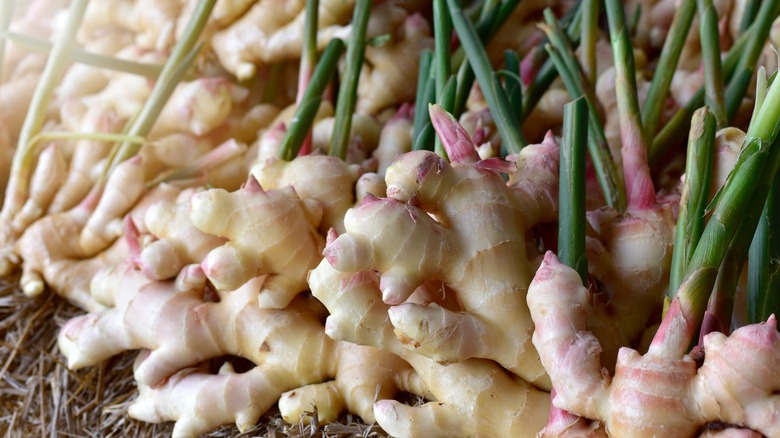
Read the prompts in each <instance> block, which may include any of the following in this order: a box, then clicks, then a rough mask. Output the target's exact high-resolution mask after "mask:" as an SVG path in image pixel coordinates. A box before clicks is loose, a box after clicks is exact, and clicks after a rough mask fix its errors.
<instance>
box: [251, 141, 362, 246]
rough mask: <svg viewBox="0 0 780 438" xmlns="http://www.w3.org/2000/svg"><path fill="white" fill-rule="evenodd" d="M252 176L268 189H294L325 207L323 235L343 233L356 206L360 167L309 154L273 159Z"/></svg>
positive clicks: (260, 166)
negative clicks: (287, 187) (348, 214)
mask: <svg viewBox="0 0 780 438" xmlns="http://www.w3.org/2000/svg"><path fill="white" fill-rule="evenodd" d="M251 173H252V175H253V176H254V177H255V178H257V181H258V182H259V183H260V185H261V186H262V187H265V188H266V189H269V190H270V189H277V188H282V187H285V186H290V187H292V188H293V189H295V192H296V193H297V194H298V196H300V197H301V199H309V200H315V201H317V202H319V203H320V205H322V210H323V214H322V223H321V225H320V227H319V229H320V231H321V232H327V230H328V229H330V228H335V229H336V230H343V227H344V214H345V213H346V211H347V210H348V209H349V208H350V207H352V206H353V205H354V204H355V181H357V179H358V176H359V175H360V166H358V165H356V164H347V163H345V162H344V161H343V160H340V159H339V158H336V157H331V156H327V155H305V156H302V157H297V158H295V159H294V160H292V161H284V160H281V159H278V158H270V159H267V160H265V161H261V162H258V163H257V164H255V165H254V166H253V167H252V170H251Z"/></svg>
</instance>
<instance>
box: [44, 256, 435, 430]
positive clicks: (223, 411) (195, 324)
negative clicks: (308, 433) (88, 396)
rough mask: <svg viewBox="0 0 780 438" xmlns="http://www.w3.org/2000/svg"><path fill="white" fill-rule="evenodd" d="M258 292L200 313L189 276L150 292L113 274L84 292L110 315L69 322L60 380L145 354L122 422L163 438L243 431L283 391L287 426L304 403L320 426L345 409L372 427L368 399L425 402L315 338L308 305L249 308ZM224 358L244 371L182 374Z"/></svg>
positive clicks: (351, 353)
mask: <svg viewBox="0 0 780 438" xmlns="http://www.w3.org/2000/svg"><path fill="white" fill-rule="evenodd" d="M264 280H265V279H264V277H258V278H255V279H252V280H250V281H249V282H247V283H246V284H244V285H242V287H241V288H239V289H238V290H235V291H231V292H230V293H228V294H224V295H221V298H222V299H221V300H220V301H219V302H209V301H206V300H205V299H204V286H205V277H204V275H203V273H202V272H201V271H200V269H199V268H198V267H197V266H190V267H188V268H186V269H185V270H183V271H182V273H181V275H180V277H179V278H178V279H177V281H175V282H173V281H168V282H160V281H150V280H148V279H147V278H146V276H145V275H143V273H141V272H140V271H138V270H135V269H134V268H133V267H132V265H131V264H123V265H118V266H115V267H114V268H113V269H111V270H108V271H105V272H103V273H102V274H101V275H100V276H98V277H97V279H96V281H95V282H94V283H93V288H98V289H111V290H109V291H107V292H104V294H106V295H110V296H113V297H114V302H115V307H113V308H111V309H109V310H106V311H104V312H101V313H92V314H88V315H83V316H80V317H76V318H74V319H72V320H70V321H69V322H68V323H67V324H66V325H65V326H64V327H63V329H62V331H61V333H60V336H59V346H60V349H61V351H62V352H63V353H64V354H65V355H66V356H67V357H68V364H69V366H70V367H71V368H81V367H85V366H89V365H93V364H96V363H98V362H100V361H102V360H104V359H106V358H108V357H111V356H113V355H115V354H118V353H120V352H122V351H125V350H130V349H146V350H147V351H144V352H142V353H141V354H140V356H139V358H138V359H137V361H136V366H135V377H136V380H137V382H138V387H139V391H140V396H139V397H138V398H137V399H136V400H135V401H134V402H133V403H132V404H131V406H130V408H129V414H130V416H131V417H133V418H136V419H140V420H143V421H147V422H162V421H175V422H176V424H175V426H174V430H173V436H175V437H186V436H196V435H198V434H200V433H204V432H207V431H209V430H211V429H214V428H215V427H217V426H220V425H223V424H230V423H235V424H236V425H237V426H238V427H239V429H240V430H246V429H247V428H249V427H251V426H252V425H254V424H255V423H256V422H257V420H258V419H259V417H260V415H262V414H263V413H265V412H266V411H267V410H268V409H269V408H271V407H272V406H273V405H274V403H276V402H277V400H279V398H280V396H282V393H283V392H285V391H289V390H294V391H293V392H290V393H288V394H286V396H285V402H284V403H283V404H282V406H283V408H282V410H283V413H284V415H285V417H286V418H289V419H290V420H291V421H297V420H298V418H296V416H298V415H300V413H301V412H302V411H303V410H304V409H309V408H310V406H311V403H312V402H314V403H317V409H318V410H321V411H322V413H323V419H329V418H336V417H338V415H339V414H340V413H341V411H342V410H344V409H348V410H349V411H350V412H354V413H356V414H358V415H360V416H361V417H362V418H363V419H364V420H366V421H368V422H372V421H373V420H374V417H373V413H372V410H371V409H372V404H373V402H374V400H375V397H376V396H377V395H378V396H379V397H381V398H385V397H393V396H395V395H396V393H398V392H400V391H415V392H418V393H420V392H421V393H425V390H424V387H422V386H421V383H420V382H419V379H418V378H417V376H416V375H415V373H414V371H413V370H412V369H411V367H410V366H409V365H408V364H406V363H405V362H404V361H402V360H401V359H399V358H398V357H396V356H394V355H392V354H390V353H386V352H382V351H379V350H375V349H373V348H370V347H361V346H357V345H354V344H348V343H343V342H336V341H333V340H331V339H330V338H328V337H327V336H325V332H324V329H323V326H322V324H321V323H320V321H319V318H318V314H319V313H320V312H321V311H320V310H318V307H319V304H318V303H316V302H314V301H313V300H311V299H310V298H305V297H300V298H299V299H297V300H295V301H294V302H293V303H292V304H291V305H290V306H288V307H287V308H286V309H283V310H269V309H262V308H261V307H260V306H258V303H257V298H258V296H259V295H258V292H259V291H260V290H261V289H262V288H263V287H264V286H263V282H264ZM95 293H96V294H98V295H99V294H100V293H99V292H97V291H95ZM226 355H234V356H240V357H243V358H244V359H248V360H249V361H251V362H252V363H253V364H254V365H255V366H254V367H252V368H251V369H250V370H248V371H246V372H243V373H236V372H235V371H234V370H233V369H232V366H231V365H230V363H229V362H227V363H226V364H225V365H224V366H223V367H222V369H221V370H220V372H219V373H218V374H209V373H208V372H204V371H202V370H199V369H197V368H192V367H195V366H197V365H198V364H199V363H201V362H202V361H204V360H208V359H212V358H220V357H222V356H226ZM304 385H310V386H304ZM301 386H303V388H300V389H296V388H299V387H301ZM377 388H380V389H379V392H377ZM216 400H218V402H215V401H216Z"/></svg>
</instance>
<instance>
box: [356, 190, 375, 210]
mask: <svg viewBox="0 0 780 438" xmlns="http://www.w3.org/2000/svg"><path fill="white" fill-rule="evenodd" d="M377 201H379V198H377V197H376V196H374V195H372V194H371V193H366V196H364V197H363V199H361V200H360V204H358V207H363V206H365V205H369V204H373V203H374V202H377Z"/></svg>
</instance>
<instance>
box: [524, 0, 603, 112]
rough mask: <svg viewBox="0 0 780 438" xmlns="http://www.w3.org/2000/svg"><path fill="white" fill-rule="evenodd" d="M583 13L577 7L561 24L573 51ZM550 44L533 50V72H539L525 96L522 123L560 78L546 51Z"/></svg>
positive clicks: (576, 44) (541, 44)
mask: <svg viewBox="0 0 780 438" xmlns="http://www.w3.org/2000/svg"><path fill="white" fill-rule="evenodd" d="M581 11H582V6H580V7H577V8H575V10H574V13H572V14H567V15H565V16H564V17H563V18H561V20H560V22H559V26H560V27H562V28H566V36H567V38H568V40H569V41H570V42H571V48H572V50H574V49H576V48H577V46H579V44H580V32H581V31H580V27H581V21H582V20H581V19H580V15H581V13H582V12H581ZM548 43H550V41H549V37H547V38H546V39H545V41H543V42H542V43H540V44H539V45H538V46H536V48H534V49H532V50H534V54H533V56H534V57H533V59H532V60H531V62H532V64H533V65H532V66H531V70H532V71H533V70H537V69H538V70H537V71H536V74H535V75H534V76H533V80H532V81H531V83H530V85H528V89H527V90H526V92H525V93H524V94H523V111H522V113H523V120H522V121H525V118H526V117H528V116H529V115H530V114H531V112H532V111H533V109H534V108H535V107H536V104H537V103H539V100H541V98H542V96H543V95H544V93H545V92H546V91H547V90H548V89H549V88H550V85H552V83H553V82H554V81H555V79H556V78H558V76H559V75H558V70H556V68H555V64H554V63H553V62H552V60H551V59H550V58H549V56H548V54H547V50H546V49H545V46H546V45H547V44H548ZM586 88H587V89H588V90H593V87H586ZM592 116H593V115H592V114H591V117H592Z"/></svg>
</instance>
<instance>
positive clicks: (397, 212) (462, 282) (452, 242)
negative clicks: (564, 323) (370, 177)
mask: <svg viewBox="0 0 780 438" xmlns="http://www.w3.org/2000/svg"><path fill="white" fill-rule="evenodd" d="M431 119H432V121H433V124H434V128H435V129H436V130H437V132H438V133H439V135H440V137H441V138H442V142H443V143H444V145H445V148H447V149H448V154H449V157H450V159H451V160H452V163H453V164H452V165H450V164H448V163H446V162H445V161H444V160H442V159H441V158H439V157H438V156H436V155H435V154H433V153H430V152H425V151H418V152H411V153H408V154H405V155H403V156H401V157H399V158H398V159H397V160H396V162H395V163H394V164H393V165H392V166H390V168H389V169H388V170H387V176H386V182H387V187H388V188H387V194H388V198H382V199H379V198H375V197H371V196H367V197H366V198H364V199H363V200H362V202H361V203H360V204H359V205H358V206H357V207H355V208H353V209H351V210H349V211H348V212H347V214H346V216H345V219H344V225H345V229H346V232H345V233H343V234H341V235H338V237H336V235H337V233H334V234H331V236H329V239H331V240H332V241H331V242H330V243H329V244H328V245H327V247H326V249H325V252H324V254H325V258H326V259H327V261H328V263H330V265H332V266H333V267H334V268H335V269H337V270H339V271H342V272H345V273H351V272H360V271H366V270H376V271H378V272H380V273H381V280H380V289H381V291H382V300H383V301H384V302H385V303H386V304H388V305H390V306H391V307H390V309H389V315H390V320H391V321H392V324H393V326H394V328H395V330H396V333H397V334H398V336H399V338H400V339H401V340H402V341H403V343H404V345H406V346H407V348H409V349H410V350H413V351H415V352H417V353H419V354H422V355H424V356H427V357H430V358H432V359H434V360H436V361H438V362H440V363H454V362H461V361H464V360H466V359H469V358H473V357H479V358H487V359H494V360H496V361H497V362H498V363H500V364H501V365H503V366H504V367H505V368H507V369H508V370H510V371H512V372H514V373H515V374H517V375H518V376H520V377H522V378H524V379H526V381H528V382H531V383H533V384H535V385H538V386H539V387H542V388H545V387H549V382H548V380H547V376H546V375H545V373H544V372H543V370H542V369H541V366H540V364H539V362H538V356H537V354H536V352H535V351H534V349H533V348H532V347H531V343H530V334H531V330H532V329H531V322H530V320H529V318H528V317H527V308H526V305H525V303H524V301H525V299H524V291H525V288H526V287H527V285H528V284H529V283H530V278H531V273H530V272H529V271H532V270H533V269H534V266H532V264H531V262H530V261H529V260H528V259H527V256H526V245H525V230H526V229H527V228H528V227H529V226H533V225H534V222H533V220H534V219H535V218H537V217H539V215H536V214H535V213H532V212H533V211H534V210H535V209H537V208H539V207H540V206H542V205H544V206H545V207H548V204H549V203H548V202H546V200H547V199H549V197H548V196H547V195H544V194H543V193H542V192H540V193H538V194H536V195H533V194H531V193H528V195H529V196H527V198H526V199H524V201H525V205H522V206H521V205H520V204H519V203H518V202H517V200H516V199H515V197H514V196H513V194H512V192H511V191H510V189H509V188H508V187H507V186H506V184H505V183H504V181H503V179H502V178H501V177H500V175H498V173H497V171H506V170H507V169H509V168H510V167H511V165H510V164H509V163H506V162H503V161H500V160H484V161H479V159H478V157H477V155H476V151H475V149H474V144H473V143H472V141H471V139H470V138H469V136H468V134H467V133H466V132H465V131H464V130H463V128H462V127H461V126H460V125H459V124H458V123H457V122H456V121H455V120H454V119H453V118H452V117H451V116H449V115H448V114H446V113H445V112H444V111H443V110H441V108H440V107H435V106H434V107H432V110H431ZM529 152H530V150H529ZM519 172H520V173H522V172H523V169H521V170H520V171H519ZM526 189H527V190H534V188H533V186H531V185H528V186H527V187H526ZM546 189H547V188H546V187H545V188H543V189H541V190H542V191H544V190H546ZM538 200H541V203H538V202H537V201H538ZM553 211H554V209H553ZM510 266H511V269H509V267H510ZM430 282H441V283H443V284H444V286H445V287H446V288H449V289H451V290H452V291H454V293H455V296H456V297H457V298H456V299H455V301H456V302H457V304H455V305H454V306H449V308H448V307H446V306H443V305H440V304H439V303H435V302H434V303H430V302H429V303H418V302H410V301H408V299H409V297H410V296H411V295H412V294H413V292H414V291H415V290H416V289H417V288H418V287H420V286H421V285H423V284H425V283H430ZM311 286H312V288H314V285H313V284H312V285H311Z"/></svg>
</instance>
